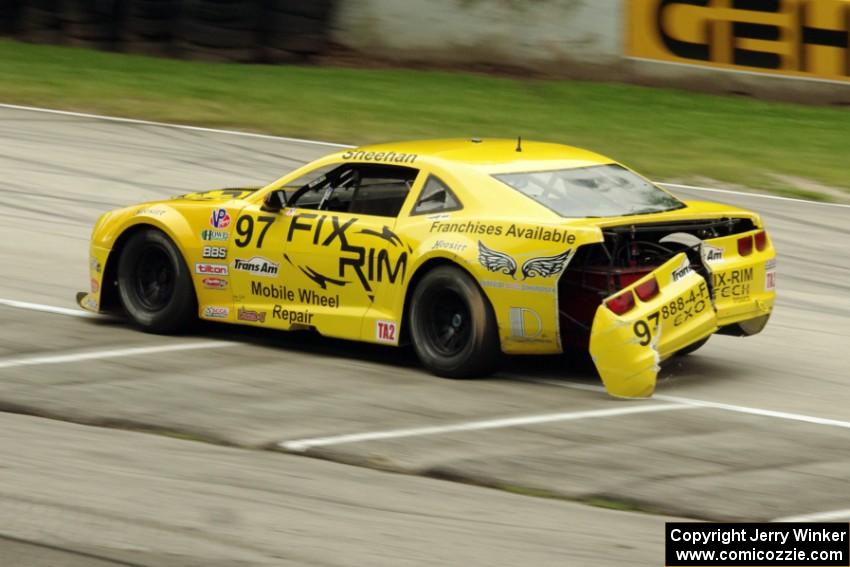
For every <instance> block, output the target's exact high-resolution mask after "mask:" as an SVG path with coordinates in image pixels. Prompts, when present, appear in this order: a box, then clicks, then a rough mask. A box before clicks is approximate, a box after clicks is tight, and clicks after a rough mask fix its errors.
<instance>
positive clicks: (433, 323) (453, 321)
mask: <svg viewBox="0 0 850 567" xmlns="http://www.w3.org/2000/svg"><path fill="white" fill-rule="evenodd" d="M410 336H411V339H412V340H413V347H414V350H415V351H416V354H417V356H418V357H419V360H420V361H421V362H422V364H423V366H425V367H426V368H427V369H428V370H430V371H431V372H433V373H434V374H436V375H438V376H443V377H446V378H476V377H481V376H486V375H488V374H490V373H492V372H493V370H494V369H495V368H496V366H497V364H498V362H499V359H500V358H501V349H500V345H499V330H498V326H497V324H496V316H495V315H494V314H493V308H492V307H491V306H490V303H489V301H487V298H486V297H485V296H484V294H483V293H482V291H481V289H480V288H479V287H478V284H477V283H475V280H473V279H472V277H471V276H470V275H469V274H467V273H466V272H464V271H463V270H461V269H459V268H456V267H454V266H439V267H437V268H434V269H433V270H431V271H430V272H428V273H427V274H425V276H424V277H423V278H422V279H421V280H420V281H419V283H418V284H417V285H416V288H415V289H414V290H413V296H412V297H411V300H410Z"/></svg>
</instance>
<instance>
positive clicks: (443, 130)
mask: <svg viewBox="0 0 850 567" xmlns="http://www.w3.org/2000/svg"><path fill="white" fill-rule="evenodd" d="M0 102H7V103H16V104H27V105H35V106H46V107H51V108H62V109H71V110H79V111H87V112H96V113H104V114H111V115H116V116H126V117H134V118H145V119H149V120H159V121H166V122H179V123H184V124H195V125H203V126H211V127H220V128H237V129H244V130H252V131H258V132H267V133H272V134H280V135H287V136H298V137H309V138H317V139H324V140H330V141H344V142H351V143H365V142H375V141H386V140H392V139H410V138H429V137H458V136H459V137H468V136H500V137H501V136H503V137H516V136H517V135H522V136H523V137H524V138H527V139H530V138H536V139H542V140H552V141H558V142H563V143H569V144H572V145H577V146H583V147H587V148H591V149H594V150H596V151H599V152H601V153H604V154H607V155H610V156H612V157H613V158H615V159H618V160H620V161H623V162H624V163H626V164H628V165H630V166H632V167H634V168H636V169H638V170H640V171H641V172H643V173H645V174H647V175H649V176H651V177H653V178H655V179H662V180H668V181H679V182H686V183H687V182H701V183H705V182H707V181H706V180H712V181H718V182H721V183H728V184H737V185H742V186H746V187H749V188H755V189H762V190H768V191H773V192H778V193H784V194H792V195H797V196H803V197H807V198H815V199H822V200H846V199H850V178H848V176H847V174H846V167H847V164H848V163H850V113H848V112H847V111H846V110H844V109H841V108H829V107H814V106H802V105H793V104H781V103H773V102H764V101H757V100H751V99H746V98H738V97H722V96H712V95H701V94H694V93H690V92H683V91H675V90H667V89H653V88H645V87H637V86H628V85H617V84H599V83H587V82H577V81H551V80H538V79H534V80H530V79H529V80H521V79H516V78H504V77H491V76H482V75H475V74H466V73H457V72H441V71H412V70H397V69H350V68H332V67H298V66H265V65H236V64H217V63H203V62H194V61H176V60H168V59H159V58H152V57H143V56H135V55H123V54H115V53H103V52H97V51H91V50H85V49H78V48H69V47H55V46H42V45H30V44H24V43H18V42H14V41H10V40H0Z"/></svg>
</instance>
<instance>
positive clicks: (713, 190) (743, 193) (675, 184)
mask: <svg viewBox="0 0 850 567" xmlns="http://www.w3.org/2000/svg"><path fill="white" fill-rule="evenodd" d="M657 183H658V184H659V185H663V186H664V187H673V188H676V189H692V190H694V191H710V192H712V193H726V194H728V195H743V196H744V197H759V198H761V199H772V200H774V201H791V202H792V203H805V204H807V205H823V206H826V207H845V208H850V205H845V204H843V203H824V202H823V201H812V200H809V199H794V198H791V197H780V196H778V195H763V194H761V193H748V192H746V191H732V190H731V189H712V188H710V187H698V186H696V185H681V184H679V183H662V182H660V181H659V182H657Z"/></svg>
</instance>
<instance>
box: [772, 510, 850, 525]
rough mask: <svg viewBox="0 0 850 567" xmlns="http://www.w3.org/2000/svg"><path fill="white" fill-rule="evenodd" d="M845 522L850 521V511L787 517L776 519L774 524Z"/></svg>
mask: <svg viewBox="0 0 850 567" xmlns="http://www.w3.org/2000/svg"><path fill="white" fill-rule="evenodd" d="M837 520H843V521H845V522H847V521H850V509H848V510H832V511H831V512H815V513H813V514H801V515H799V516H786V517H784V518H776V519H775V520H773V521H774V522H831V521H837Z"/></svg>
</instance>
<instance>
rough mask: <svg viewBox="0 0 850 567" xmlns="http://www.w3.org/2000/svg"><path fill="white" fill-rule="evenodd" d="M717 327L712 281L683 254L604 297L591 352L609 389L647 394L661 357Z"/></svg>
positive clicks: (618, 393)
mask: <svg viewBox="0 0 850 567" xmlns="http://www.w3.org/2000/svg"><path fill="white" fill-rule="evenodd" d="M717 329H718V322H717V312H716V310H715V308H714V305H713V303H712V299H711V290H710V287H709V284H708V282H707V281H706V279H705V278H704V277H702V276H701V275H699V274H698V273H697V272H695V271H694V270H692V269H691V267H690V261H689V260H688V257H687V256H686V255H685V254H684V253H680V254H677V255H676V256H674V257H673V258H671V259H670V260H669V261H667V262H666V263H664V264H663V265H662V266H660V267H659V268H657V269H656V270H654V271H652V272H650V273H649V274H647V275H646V276H644V277H643V278H641V279H639V280H638V281H636V282H634V283H633V284H632V285H630V286H628V287H626V288H624V289H623V290H621V291H619V292H617V293H616V294H615V295H613V296H611V297H609V298H607V299H606V300H605V301H603V302H602V304H601V305H600V306H599V308H598V309H597V311H596V316H595V317H594V320H593V327H592V328H591V332H590V355H591V357H592V358H593V362H594V364H595V365H596V369H597V371H598V372H599V376H600V377H601V378H602V383H603V384H604V385H605V388H606V390H608V393H609V394H611V395H613V396H617V397H626V398H645V397H649V396H651V395H652V393H653V391H655V382H656V378H657V375H658V370H659V364H660V363H661V360H662V359H664V358H667V357H668V356H670V355H672V354H673V353H675V352H676V351H677V350H680V349H682V348H684V347H686V346H688V345H690V344H693V343H695V342H697V341H700V340H702V339H704V338H705V337H707V336H709V335H711V334H712V333H714V332H715V331H717Z"/></svg>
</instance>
